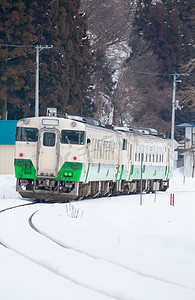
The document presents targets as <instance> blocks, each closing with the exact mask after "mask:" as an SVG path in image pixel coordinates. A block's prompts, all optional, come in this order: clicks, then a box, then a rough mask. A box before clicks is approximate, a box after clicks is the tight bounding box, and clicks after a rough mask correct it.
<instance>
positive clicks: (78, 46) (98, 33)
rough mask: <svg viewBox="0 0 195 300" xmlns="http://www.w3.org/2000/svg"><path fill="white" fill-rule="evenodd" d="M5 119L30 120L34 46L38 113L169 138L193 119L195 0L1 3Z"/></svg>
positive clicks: (0, 82) (0, 107) (0, 83)
mask: <svg viewBox="0 0 195 300" xmlns="http://www.w3.org/2000/svg"><path fill="white" fill-rule="evenodd" d="M0 17H1V19H0V63H1V71H0V115H1V119H6V117H7V118H8V119H19V118H22V117H26V116H33V115H34V102H35V101H34V98H35V46H36V45H43V46H44V45H53V48H51V49H42V50H41V51H40V52H39V55H40V80H39V84H40V90H39V95H40V114H41V115H45V112H46V107H48V106H52V107H57V109H58V111H59V112H62V113H68V114H77V115H83V116H94V117H98V118H100V119H101V120H103V121H105V122H106V123H113V124H114V125H119V126H126V125H127V126H130V127H133V126H134V127H135V126H144V127H153V128H156V129H157V130H158V132H159V133H163V134H166V136H169V135H170V127H171V107H172V88H173V75H174V74H175V73H177V74H178V75H177V83H176V99H177V100H179V105H180V106H181V107H182V109H181V110H177V111H176V123H177V124H178V123H181V122H184V121H185V122H189V121H193V120H195V84H194V83H195V77H194V73H195V71H194V70H195V69H194V66H195V29H194V28H195V6H194V0H179V1H178V0H161V1H159V0H131V1H130V0H106V1H105V0H53V1H52V0H44V1H39V2H36V1H27V0H9V1H8V0H0Z"/></svg>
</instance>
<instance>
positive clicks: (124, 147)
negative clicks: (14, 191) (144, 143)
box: [123, 139, 127, 150]
mask: <svg viewBox="0 0 195 300" xmlns="http://www.w3.org/2000/svg"><path fill="white" fill-rule="evenodd" d="M123 150H127V140H126V139H123Z"/></svg>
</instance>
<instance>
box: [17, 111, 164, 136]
mask: <svg viewBox="0 0 195 300" xmlns="http://www.w3.org/2000/svg"><path fill="white" fill-rule="evenodd" d="M44 118H45V119H53V120H54V119H56V118H57V119H60V120H65V119H66V120H72V121H75V122H79V123H82V124H84V125H85V126H87V127H91V128H97V129H101V130H106V131H107V130H109V131H113V132H118V133H125V134H132V135H134V136H146V137H147V136H148V137H154V138H165V137H164V136H162V135H161V136H160V135H158V133H157V130H156V129H153V128H145V127H135V128H129V127H119V126H113V125H110V124H105V123H104V122H102V121H101V120H100V119H98V118H92V117H80V116H74V115H68V114H61V115H60V114H57V110H56V109H55V108H47V115H46V116H41V117H31V118H25V119H21V120H19V121H23V122H24V124H26V125H27V124H28V120H32V119H39V120H40V119H44ZM48 125H49V124H48ZM51 126H52V125H51Z"/></svg>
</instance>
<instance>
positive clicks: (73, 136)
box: [61, 130, 85, 145]
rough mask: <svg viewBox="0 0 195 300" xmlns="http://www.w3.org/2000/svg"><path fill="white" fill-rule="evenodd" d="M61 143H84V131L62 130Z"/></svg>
mask: <svg viewBox="0 0 195 300" xmlns="http://www.w3.org/2000/svg"><path fill="white" fill-rule="evenodd" d="M61 143H62V144H71V145H84V143H85V132H84V131H78V130H62V132H61Z"/></svg>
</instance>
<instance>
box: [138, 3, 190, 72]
mask: <svg viewBox="0 0 195 300" xmlns="http://www.w3.org/2000/svg"><path fill="white" fill-rule="evenodd" d="M194 13H195V7H194V0H187V1H186V0H180V1H177V0H169V1H168V0H162V1H152V0H139V1H138V3H137V10H136V17H135V23H134V26H135V27H136V28H137V30H138V32H139V34H140V35H143V37H144V38H145V39H147V40H149V41H150V44H151V48H152V49H153V50H154V52H155V53H156V54H157V55H158V57H159V58H160V59H161V61H162V64H161V71H164V72H166V73H168V72H172V73H173V72H175V71H177V70H178V68H179V66H180V65H181V64H183V63H184V62H185V61H187V60H189V59H190V58H192V56H193V55H194V46H193V45H194V25H195V24H194V22H195V21H194Z"/></svg>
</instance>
